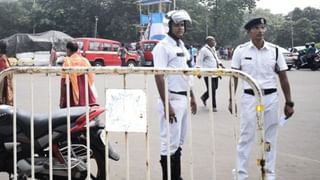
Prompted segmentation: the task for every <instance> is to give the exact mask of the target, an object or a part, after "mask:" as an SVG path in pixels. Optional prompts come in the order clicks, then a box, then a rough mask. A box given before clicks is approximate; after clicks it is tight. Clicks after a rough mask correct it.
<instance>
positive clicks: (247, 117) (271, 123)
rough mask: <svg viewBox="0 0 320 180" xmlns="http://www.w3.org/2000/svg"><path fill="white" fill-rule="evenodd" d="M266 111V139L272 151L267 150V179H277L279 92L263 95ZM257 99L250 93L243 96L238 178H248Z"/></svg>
mask: <svg viewBox="0 0 320 180" xmlns="http://www.w3.org/2000/svg"><path fill="white" fill-rule="evenodd" d="M262 102H263V105H264V107H265V111H264V134H265V141H266V142H269V143H270V146H271V151H270V152H266V166H265V168H266V175H267V178H266V179H267V180H275V165H276V143H277V142H276V139H277V127H278V121H279V120H278V119H279V115H278V109H279V100H278V94H277V93H272V94H269V95H266V96H263V99H262ZM256 105H257V102H256V99H255V97H254V96H252V95H249V94H245V93H244V94H243V95H242V98H241V108H242V109H241V117H240V138H239V143H238V146H237V153H238V154H237V169H238V180H246V179H248V165H249V159H250V153H251V149H252V145H253V144H254V142H255V141H254V140H255V133H256V122H257V117H256Z"/></svg>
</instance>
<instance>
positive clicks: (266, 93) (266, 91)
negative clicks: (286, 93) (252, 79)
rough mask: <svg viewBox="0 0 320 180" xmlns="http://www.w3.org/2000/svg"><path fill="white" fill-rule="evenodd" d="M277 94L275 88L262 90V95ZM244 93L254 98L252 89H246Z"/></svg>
mask: <svg viewBox="0 0 320 180" xmlns="http://www.w3.org/2000/svg"><path fill="white" fill-rule="evenodd" d="M275 92H277V89H275V88H273V89H262V95H268V94H272V93H275ZM244 93H246V94H250V95H252V96H254V92H253V90H252V89H245V90H244Z"/></svg>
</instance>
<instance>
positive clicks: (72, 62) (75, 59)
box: [60, 42, 96, 108]
mask: <svg viewBox="0 0 320 180" xmlns="http://www.w3.org/2000/svg"><path fill="white" fill-rule="evenodd" d="M77 51H78V44H77V43H76V42H68V43H67V57H66V58H65V59H64V62H63V67H91V65H90V63H89V61H88V60H87V59H86V58H84V57H82V56H81V55H80V54H78V53H77ZM67 75H68V76H69V79H70V106H85V105H86V99H85V97H86V96H85V87H86V84H85V74H81V73H70V74H64V73H63V74H62V76H61V96H60V108H65V107H67V98H68V97H67V89H66V76H67ZM93 80H94V74H93V73H88V83H89V85H88V87H89V88H88V95H89V102H88V103H89V104H95V103H96V95H95V88H94V84H93Z"/></svg>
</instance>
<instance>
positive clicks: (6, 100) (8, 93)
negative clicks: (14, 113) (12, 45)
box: [0, 42, 13, 106]
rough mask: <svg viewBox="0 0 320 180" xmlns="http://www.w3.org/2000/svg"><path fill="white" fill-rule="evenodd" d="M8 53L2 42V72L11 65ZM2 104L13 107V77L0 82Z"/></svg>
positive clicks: (0, 69)
mask: <svg viewBox="0 0 320 180" xmlns="http://www.w3.org/2000/svg"><path fill="white" fill-rule="evenodd" d="M6 53H7V45H6V43H4V42H0V72H1V71H3V70H5V69H7V68H9V67H10V63H9V60H8V57H7V55H6ZM0 93H1V94H0V104H7V105H11V106H12V105H13V86H12V75H11V74H10V75H7V76H6V77H4V78H3V79H2V81H1V82H0Z"/></svg>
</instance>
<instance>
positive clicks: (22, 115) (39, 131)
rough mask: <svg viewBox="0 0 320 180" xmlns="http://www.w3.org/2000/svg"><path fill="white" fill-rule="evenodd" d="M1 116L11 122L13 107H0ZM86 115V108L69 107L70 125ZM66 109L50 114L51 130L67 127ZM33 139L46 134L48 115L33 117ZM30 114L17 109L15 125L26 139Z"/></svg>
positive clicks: (28, 133) (28, 135) (29, 124)
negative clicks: (61, 126)
mask: <svg viewBox="0 0 320 180" xmlns="http://www.w3.org/2000/svg"><path fill="white" fill-rule="evenodd" d="M0 112H1V114H3V113H4V114H6V115H8V116H7V118H9V119H11V122H13V113H14V112H13V107H12V106H8V105H1V108H0ZM85 113H86V107H80V106H79V107H70V123H74V122H75V121H76V120H77V119H78V118H79V117H80V116H81V115H84V114H85ZM67 117H68V109H67V108H65V109H59V110H57V111H55V112H53V113H52V129H54V128H56V127H58V126H60V125H63V124H65V125H66V126H67ZM33 118H34V137H35V138H38V137H41V136H43V135H45V134H48V132H49V127H48V122H49V115H48V114H37V113H35V114H34V116H33ZM30 119H31V113H30V112H27V111H24V110H21V109H17V125H18V126H19V127H20V128H21V129H22V131H23V132H24V134H25V135H26V136H27V137H30V135H31V134H30V126H31V121H30Z"/></svg>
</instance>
